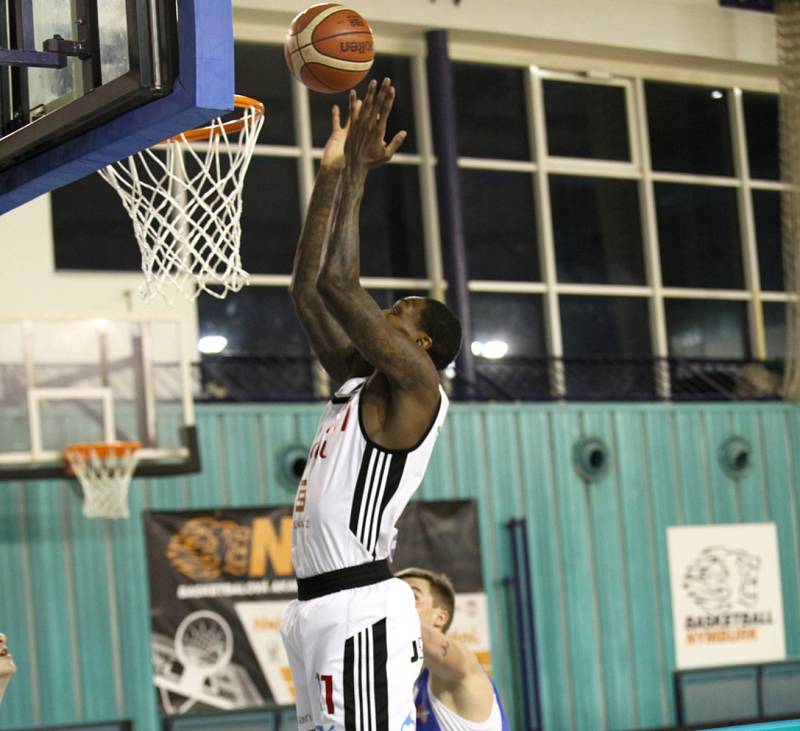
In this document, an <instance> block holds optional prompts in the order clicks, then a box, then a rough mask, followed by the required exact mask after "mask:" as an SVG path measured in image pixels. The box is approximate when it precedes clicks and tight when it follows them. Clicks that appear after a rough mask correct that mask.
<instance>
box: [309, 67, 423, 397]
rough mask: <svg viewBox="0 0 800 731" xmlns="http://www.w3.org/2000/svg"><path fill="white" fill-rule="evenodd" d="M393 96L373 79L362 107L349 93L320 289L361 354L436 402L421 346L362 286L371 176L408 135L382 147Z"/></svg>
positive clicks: (387, 83)
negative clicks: (362, 237) (363, 213)
mask: <svg viewBox="0 0 800 731" xmlns="http://www.w3.org/2000/svg"><path fill="white" fill-rule="evenodd" d="M394 96H395V90H394V87H392V86H391V82H390V80H389V79H384V81H383V84H381V86H380V89H378V88H377V84H376V82H375V81H372V82H370V85H369V87H368V90H367V93H366V95H365V97H364V101H363V103H362V102H360V101H359V100H358V99H357V97H356V94H355V92H354V91H351V92H350V118H349V122H348V124H349V128H350V129H349V132H348V135H347V141H346V143H345V165H344V169H343V171H342V174H341V177H340V181H339V190H338V193H337V203H336V213H335V218H334V224H333V231H332V232H331V234H330V236H329V238H328V240H327V242H326V245H325V249H324V251H323V254H322V266H321V268H320V274H319V278H318V279H317V289H318V291H319V292H320V294H321V295H322V299H323V300H324V302H325V304H326V305H327V307H328V309H329V310H330V312H331V313H332V314H333V316H334V317H335V318H336V320H337V321H338V322H339V324H340V325H341V326H342V329H343V330H344V332H345V333H347V335H348V336H349V338H350V340H351V341H352V343H353V345H354V346H355V347H356V349H357V350H358V352H359V353H360V354H361V355H362V356H363V357H364V358H366V360H368V361H369V362H370V363H371V364H372V366H373V367H375V368H376V369H377V370H378V371H380V372H381V373H383V374H384V375H385V376H386V377H387V379H388V380H389V383H390V385H392V386H395V387H398V388H400V389H403V390H413V391H417V392H424V393H426V394H427V396H429V397H432V398H434V399H438V395H439V391H438V388H439V377H438V374H437V372H436V368H435V367H434V365H433V362H432V361H431V359H430V358H429V357H428V356H427V354H426V353H425V350H424V349H423V348H422V347H420V345H421V344H420V343H415V342H414V340H412V339H411V338H409V337H407V336H406V335H404V334H403V333H401V332H398V331H397V330H395V329H394V328H392V327H391V326H390V324H389V323H388V321H387V319H386V317H385V315H384V313H383V312H382V310H381V309H380V308H379V307H378V305H377V304H376V302H375V301H374V300H373V299H372V297H371V296H370V295H369V294H368V293H367V292H366V290H364V288H363V287H362V286H361V284H360V282H359V270H360V258H359V230H358V218H359V212H360V210H361V201H362V198H363V196H364V184H365V181H366V178H367V173H368V172H369V170H370V169H372V168H375V167H377V166H379V165H382V164H383V163H385V162H388V161H389V160H390V159H391V158H392V156H393V155H394V153H395V151H396V150H397V149H398V148H399V147H400V145H401V144H402V142H403V140H404V139H405V136H406V133H405V132H398V133H397V134H396V135H395V136H394V138H393V139H392V140H391V142H390V143H389V144H388V145H387V144H385V143H384V136H385V134H386V122H387V119H388V116H389V113H390V112H391V109H392V105H393V103H394Z"/></svg>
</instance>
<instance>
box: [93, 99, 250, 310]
mask: <svg viewBox="0 0 800 731" xmlns="http://www.w3.org/2000/svg"><path fill="white" fill-rule="evenodd" d="M242 121H243V122H244V126H243V127H242V129H241V130H239V131H237V132H230V133H229V132H228V131H227V130H226V128H225V126H224V122H223V120H222V119H220V118H217V119H215V120H214V121H213V122H212V123H211V124H210V125H209V126H208V128H206V129H207V130H209V135H208V139H204V140H201V141H191V140H189V139H187V135H189V136H191V133H185V134H184V135H180V136H178V137H174V138H172V139H170V140H168V141H166V142H165V143H163V144H162V145H158V146H156V147H154V148H150V149H146V150H142V151H141V152H138V153H136V154H135V155H132V156H131V157H129V158H128V159H127V160H120V161H119V162H117V163H114V164H113V165H109V166H108V167H106V168H104V169H103V170H101V171H100V175H101V176H102V177H103V178H104V179H105V180H106V182H107V183H109V184H110V185H111V186H112V187H113V188H114V189H115V190H116V191H117V193H118V194H119V196H120V198H122V203H123V205H124V206H125V209H126V210H127V211H128V215H129V216H130V217H131V220H132V221H133V228H134V233H135V234H136V241H137V242H138V243H139V249H140V250H141V254H142V271H143V272H144V277H145V281H144V283H143V284H142V286H141V287H140V293H141V296H142V299H144V300H145V301H149V300H151V299H152V298H153V297H154V296H155V295H156V294H160V295H161V296H162V297H164V299H165V300H166V301H167V302H170V303H171V302H172V300H173V297H172V293H173V292H175V291H177V292H182V293H183V294H184V295H185V296H186V297H187V298H188V299H189V300H194V299H196V298H197V297H198V296H199V294H200V293H201V292H208V293H209V294H210V295H212V296H214V297H217V298H219V299H221V298H223V297H225V295H226V294H227V293H228V292H229V291H231V292H238V291H239V290H240V289H241V288H242V287H243V286H244V285H245V284H246V283H247V278H248V274H247V272H246V271H244V269H242V264H241V257H240V255H239V242H240V239H241V233H242V228H241V224H240V218H241V215H242V185H243V184H244V176H245V173H246V172H247V167H248V165H249V164H250V159H251V157H252V155H253V149H254V147H255V144H256V140H257V139H258V133H259V131H260V130H261V125H262V124H263V122H264V114H263V108H262V109H259V108H256V107H253V106H247V107H244V111H243V115H242Z"/></svg>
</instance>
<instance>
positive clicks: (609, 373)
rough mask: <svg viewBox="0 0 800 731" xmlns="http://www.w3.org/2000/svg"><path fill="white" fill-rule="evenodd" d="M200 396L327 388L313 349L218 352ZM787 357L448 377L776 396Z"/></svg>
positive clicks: (317, 394)
mask: <svg viewBox="0 0 800 731" xmlns="http://www.w3.org/2000/svg"><path fill="white" fill-rule="evenodd" d="M195 369H196V374H195V375H196V378H195V382H196V388H197V393H196V398H197V399H198V400H200V401H206V402H215V401H223V402H224V401H228V402H243V401H251V402H253V401H254V402H268V401H314V400H322V399H325V398H327V397H328V395H329V384H328V381H327V378H326V376H325V374H324V372H322V370H321V369H320V367H319V365H318V363H317V361H316V360H315V359H314V358H313V357H311V356H291V357H290V356H274V355H258V354H235V355H215V356H209V357H204V358H203V360H202V361H201V362H200V363H198V364H196V365H195ZM782 380H783V363H782V362H781V361H760V360H733V359H709V358H691V359H690V358H647V357H645V358H610V357H565V358H550V357H511V358H502V359H498V360H489V359H485V358H478V359H477V360H476V377H475V380H474V381H472V382H470V383H467V382H465V381H464V380H463V379H460V378H459V376H458V375H456V377H455V378H453V379H445V382H446V386H447V387H448V389H449V390H450V391H451V393H452V395H453V397H454V398H455V399H456V400H474V401H561V400H563V401H681V402H686V401H776V400H780V399H781V384H782Z"/></svg>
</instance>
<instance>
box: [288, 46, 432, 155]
mask: <svg viewBox="0 0 800 731" xmlns="http://www.w3.org/2000/svg"><path fill="white" fill-rule="evenodd" d="M283 65H284V66H285V64H283ZM282 71H283V69H282ZM284 75H286V74H284ZM387 76H388V77H389V78H390V79H391V80H392V86H394V88H395V89H397V96H396V97H395V101H394V106H393V107H392V115H391V117H390V120H389V130H388V133H387V137H388V138H391V136H393V135H394V134H395V133H396V132H399V131H400V130H401V129H404V130H405V131H406V132H408V137H406V139H405V140H404V141H403V146H402V147H401V148H400V151H401V152H406V153H413V152H416V151H417V148H418V140H417V135H416V126H415V124H414V103H413V100H414V95H413V87H412V84H411V64H410V63H409V59H408V58H406V57H403V56H388V55H384V54H380V55H378V56H376V57H375V61H374V63H373V64H372V68H371V69H370V72H369V73H368V74H367V76H366V77H365V78H364V80H363V81H362V82H361V83H360V84H359V85H358V86H356V91H357V92H358V97H359V99H363V98H364V92H365V91H366V90H367V84H369V82H370V80H371V79H376V80H377V81H378V83H380V82H381V81H382V80H383V79H384V78H385V77H387ZM309 103H310V106H311V130H312V137H313V140H314V146H315V147H323V146H324V145H325V141H326V140H327V139H328V135H329V134H330V131H331V107H332V106H333V105H334V104H338V105H339V111H340V113H341V115H342V124H344V123H345V122H346V120H347V114H348V107H349V102H348V92H343V93H341V94H310V95H309Z"/></svg>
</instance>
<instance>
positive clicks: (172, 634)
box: [144, 500, 489, 715]
mask: <svg viewBox="0 0 800 731" xmlns="http://www.w3.org/2000/svg"><path fill="white" fill-rule="evenodd" d="M144 518H145V520H144V523H145V534H146V544H147V556H148V572H149V579H150V606H151V610H150V611H151V621H152V632H153V635H152V649H153V668H154V683H155V686H156V689H157V693H158V699H159V706H160V709H161V711H162V712H163V713H165V714H170V715H171V714H178V713H186V712H189V711H199V710H206V709H218V710H233V709H237V708H248V707H257V706H263V705H268V704H280V705H283V704H291V703H293V702H294V688H293V685H292V679H291V673H290V672H289V666H288V661H287V658H286V653H285V650H284V648H283V644H282V642H281V639H280V634H279V628H280V621H281V617H282V616H283V612H284V610H285V608H286V606H287V605H288V604H289V602H291V601H292V600H293V599H294V598H295V597H296V592H297V582H296V580H295V578H294V574H293V571H292V562H291V535H292V507H291V506H281V507H269V508H264V507H260V508H239V509H224V510H189V511H178V512H152V511H150V512H147V513H145V516H144ZM398 529H399V541H398V545H397V549H396V555H395V559H394V563H393V568H394V569H395V570H399V569H401V568H405V567H407V566H411V565H414V566H419V567H422V568H427V569H431V570H435V571H443V572H445V573H447V574H448V575H449V576H450V578H451V580H452V581H453V583H454V585H455V587H456V591H457V592H458V595H457V604H456V607H457V609H456V621H455V622H454V624H453V628H452V629H451V633H454V634H455V635H456V636H458V637H459V639H463V640H464V641H467V642H469V643H471V644H472V645H474V648H475V650H476V652H477V653H478V655H479V656H480V657H481V659H482V660H483V661H484V662H485V663H486V664H487V665H488V662H489V660H488V627H487V624H486V598H485V595H484V594H483V579H482V572H481V562H480V543H479V540H478V522H477V509H476V504H475V502H474V501H470V500H462V501H437V502H412V503H411V504H410V505H409V506H408V507H407V508H406V511H405V513H404V514H403V517H402V518H401V520H400V521H399V523H398Z"/></svg>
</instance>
